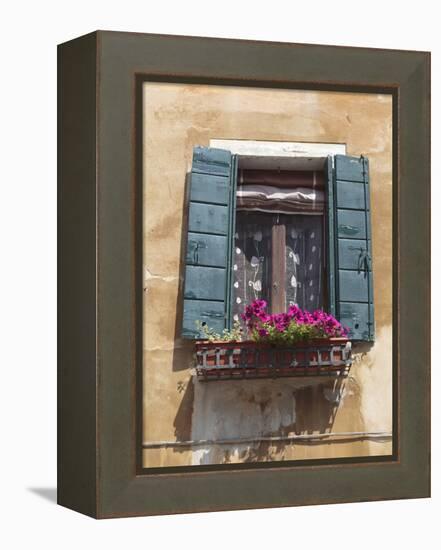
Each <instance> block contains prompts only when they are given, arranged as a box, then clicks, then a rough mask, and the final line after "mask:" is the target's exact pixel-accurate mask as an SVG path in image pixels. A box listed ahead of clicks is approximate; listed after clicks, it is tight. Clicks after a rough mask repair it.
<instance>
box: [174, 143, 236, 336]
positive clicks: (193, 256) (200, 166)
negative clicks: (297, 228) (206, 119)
mask: <svg viewBox="0 0 441 550" xmlns="http://www.w3.org/2000/svg"><path fill="white" fill-rule="evenodd" d="M231 167H232V156H231V153H230V152H229V151H223V150H221V149H210V148H207V147H195V148H194V151H193V164H192V171H191V177H190V194H189V197H190V202H189V210H188V234H187V250H186V256H185V264H186V265H185V280H184V291H183V295H184V304H183V321H182V336H183V337H184V338H201V337H203V335H202V334H201V333H200V332H199V331H198V329H197V326H196V321H201V322H205V323H206V324H207V325H208V326H209V327H210V328H212V329H214V330H215V331H216V332H222V330H223V329H224V328H225V327H226V326H229V319H228V318H227V313H228V309H229V307H228V298H227V296H228V292H229V285H230V277H231V276H230V273H229V271H230V270H228V269H227V266H228V265H229V251H230V248H231V247H230V241H231V240H232V234H231V228H232V216H233V215H234V211H233V208H232V196H233V191H232V189H233V186H234V184H235V179H234V178H232V177H231V172H232V168H231Z"/></svg>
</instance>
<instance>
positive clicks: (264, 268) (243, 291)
mask: <svg viewBox="0 0 441 550" xmlns="http://www.w3.org/2000/svg"><path fill="white" fill-rule="evenodd" d="M276 217H277V216H275V215H273V214H264V213H261V212H257V213H256V212H246V211H237V216H236V235H235V249H234V251H233V318H234V319H235V320H240V314H241V313H243V310H244V306H245V305H246V304H249V303H251V302H252V301H253V300H256V299H264V300H266V301H267V302H268V304H270V300H271V280H270V277H271V265H270V264H271V227H272V225H273V223H274V220H275V218H276Z"/></svg>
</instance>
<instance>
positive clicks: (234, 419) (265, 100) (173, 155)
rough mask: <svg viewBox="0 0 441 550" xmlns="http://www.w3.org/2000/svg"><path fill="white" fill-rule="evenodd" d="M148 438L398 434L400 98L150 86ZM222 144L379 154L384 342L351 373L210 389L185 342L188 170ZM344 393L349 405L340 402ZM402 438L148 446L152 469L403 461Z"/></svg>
mask: <svg viewBox="0 0 441 550" xmlns="http://www.w3.org/2000/svg"><path fill="white" fill-rule="evenodd" d="M144 130H145V139H144V146H143V149H144V174H145V175H144V196H143V201H144V359H143V363H144V403H143V410H144V420H143V438H144V442H145V443H152V442H158V441H188V440H201V439H219V438H241V437H242V438H243V437H250V436H257V437H258V436H259V435H289V434H294V433H295V434H299V433H300V434H307V433H312V434H314V433H324V432H325V431H332V432H359V431H363V432H365V431H369V432H377V431H381V432H388V431H392V100H391V97H390V96H388V95H377V94H357V93H341V92H316V91H296V90H271V89H253V88H241V87H223V86H219V87H218V86H207V85H187V84H165V83H146V84H145V88H144ZM210 139H246V140H267V141H271V140H274V141H304V142H314V143H326V142H329V143H345V144H346V145H347V153H348V154H350V155H360V154H363V155H365V156H368V157H369V161H370V175H371V205H372V241H373V265H374V299H375V321H376V342H375V344H374V346H373V347H366V346H365V347H358V348H356V349H355V350H354V351H355V361H354V365H353V366H352V368H351V372H350V376H349V377H348V379H346V380H345V381H343V382H342V383H341V385H340V386H339V387H336V386H335V384H336V382H335V381H334V380H326V381H324V380H323V379H320V380H317V379H314V380H313V379H311V378H309V379H305V380H301V379H282V380H280V379H279V380H244V381H223V382H214V383H208V384H204V383H201V382H198V381H197V380H194V379H193V377H192V371H191V368H192V365H193V349H192V344H191V342H188V341H185V340H182V339H181V338H180V323H181V314H182V312H181V309H182V274H183V271H182V255H183V242H184V243H185V234H184V232H183V227H184V228H185V225H186V212H185V189H186V175H187V173H188V172H189V170H190V167H191V158H192V149H193V147H194V146H195V145H205V146H208V145H209V142H210ZM339 396H340V399H339ZM391 452H392V448H391V440H390V439H389V438H384V439H357V438H353V437H352V438H351V437H350V438H345V439H341V440H339V441H336V440H333V439H330V440H329V441H322V442H321V443H311V442H308V443H305V442H302V443H300V442H295V443H289V444H287V443H277V444H271V445H270V444H268V443H260V444H246V445H245V444H241V445H231V446H225V445H223V446H206V447H204V446H199V447H196V446H195V447H193V448H191V447H175V448H173V447H167V448H154V449H145V450H144V454H143V456H144V458H143V460H144V466H145V467H154V466H176V465H187V464H210V463H222V462H236V461H256V460H283V459H297V458H298V459H305V458H330V457H331V458H333V457H348V456H366V455H383V454H391Z"/></svg>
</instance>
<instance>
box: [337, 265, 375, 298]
mask: <svg viewBox="0 0 441 550" xmlns="http://www.w3.org/2000/svg"><path fill="white" fill-rule="evenodd" d="M368 286H369V278H368V277H367V276H366V273H365V272H364V271H362V272H358V271H344V270H342V269H339V288H340V296H339V298H340V301H343V302H368V300H369V294H368V292H369V289H368Z"/></svg>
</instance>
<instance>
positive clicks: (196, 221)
mask: <svg viewBox="0 0 441 550" xmlns="http://www.w3.org/2000/svg"><path fill="white" fill-rule="evenodd" d="M188 230H189V231H197V232H199V233H214V234H216V235H228V207H227V206H219V205H216V204H201V203H199V202H190V212H189V217H188Z"/></svg>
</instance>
